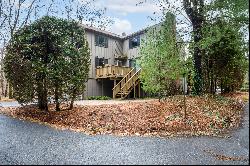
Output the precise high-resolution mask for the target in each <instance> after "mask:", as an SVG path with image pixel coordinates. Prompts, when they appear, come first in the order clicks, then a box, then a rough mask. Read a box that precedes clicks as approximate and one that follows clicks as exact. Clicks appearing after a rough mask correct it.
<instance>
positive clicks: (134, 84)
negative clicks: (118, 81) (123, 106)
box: [133, 83, 136, 99]
mask: <svg viewBox="0 0 250 166" xmlns="http://www.w3.org/2000/svg"><path fill="white" fill-rule="evenodd" d="M133 86H134V99H135V98H136V96H135V95H136V93H135V90H136V89H135V88H136V86H135V83H133Z"/></svg>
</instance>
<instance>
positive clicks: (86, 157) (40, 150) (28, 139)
mask: <svg viewBox="0 0 250 166" xmlns="http://www.w3.org/2000/svg"><path fill="white" fill-rule="evenodd" d="M248 107H249V104H247V105H246V109H245V113H246V115H245V118H244V121H243V125H242V127H241V128H239V129H238V130H236V131H235V132H233V133H232V137H230V138H215V137H192V138H184V137H178V138H168V139H167V138H156V137H147V138H146V137H115V136H109V135H97V136H88V135H85V134H83V133H76V132H72V131H67V130H65V131H61V130H56V129H53V128H50V127H47V126H44V125H39V124H37V123H32V122H27V121H21V120H17V119H13V118H10V117H6V116H3V115H0V164H209V165H214V164H235V165H238V164H240V165H247V164H248V163H249V160H244V159H242V160H240V161H230V160H229V161H228V160H226V161H224V160H218V159H217V158H216V157H214V156H213V155H212V154H210V153H209V151H212V152H213V153H216V154H218V155H225V156H227V157H243V158H248V157H249V109H248ZM0 109H1V108H0Z"/></svg>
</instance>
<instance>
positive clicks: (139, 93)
mask: <svg viewBox="0 0 250 166" xmlns="http://www.w3.org/2000/svg"><path fill="white" fill-rule="evenodd" d="M138 95H139V98H141V86H140V81H139V83H138Z"/></svg>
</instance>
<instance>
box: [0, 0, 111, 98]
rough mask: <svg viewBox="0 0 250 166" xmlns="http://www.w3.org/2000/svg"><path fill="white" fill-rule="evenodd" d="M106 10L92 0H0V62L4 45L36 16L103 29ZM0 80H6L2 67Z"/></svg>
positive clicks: (107, 24) (108, 19) (109, 20)
mask: <svg viewBox="0 0 250 166" xmlns="http://www.w3.org/2000/svg"><path fill="white" fill-rule="evenodd" d="M105 13H106V9H105V8H99V7H97V6H95V0H86V1H82V0H0V48H1V47H2V48H3V52H1V53H2V55H1V56H0V58H1V59H0V65H1V66H2V65H3V64H2V59H3V58H2V57H3V56H4V52H5V50H4V49H5V45H6V44H7V43H8V41H9V40H10V39H11V38H12V36H13V35H14V34H15V32H16V31H17V30H18V29H20V28H22V27H24V26H25V25H27V24H29V23H31V22H33V21H34V20H36V19H39V18H41V17H43V16H45V15H47V16H57V17H60V18H67V19H68V20H72V19H74V20H76V21H77V22H79V23H84V24H88V25H89V26H96V27H99V28H102V29H105V28H106V27H107V26H109V25H110V24H111V23H112V20H111V19H110V18H109V17H107V16H106V15H105ZM0 80H5V77H4V73H3V70H0ZM4 85H5V84H4V83H3V82H2V81H0V87H3V89H4V92H5V91H7V89H9V97H11V95H12V88H11V86H9V87H4ZM8 85H9V84H7V86H8ZM0 95H2V94H0Z"/></svg>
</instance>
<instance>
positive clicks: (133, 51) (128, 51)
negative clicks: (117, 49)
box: [123, 34, 145, 65]
mask: <svg viewBox="0 0 250 166" xmlns="http://www.w3.org/2000/svg"><path fill="white" fill-rule="evenodd" d="M143 38H145V34H141V35H140V43H141V42H142V39H143ZM139 51H140V46H139V47H135V48H132V49H129V39H126V40H125V41H124V42H123V53H124V54H127V55H128V59H134V58H136V57H138V54H139ZM127 65H128V63H127Z"/></svg>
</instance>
